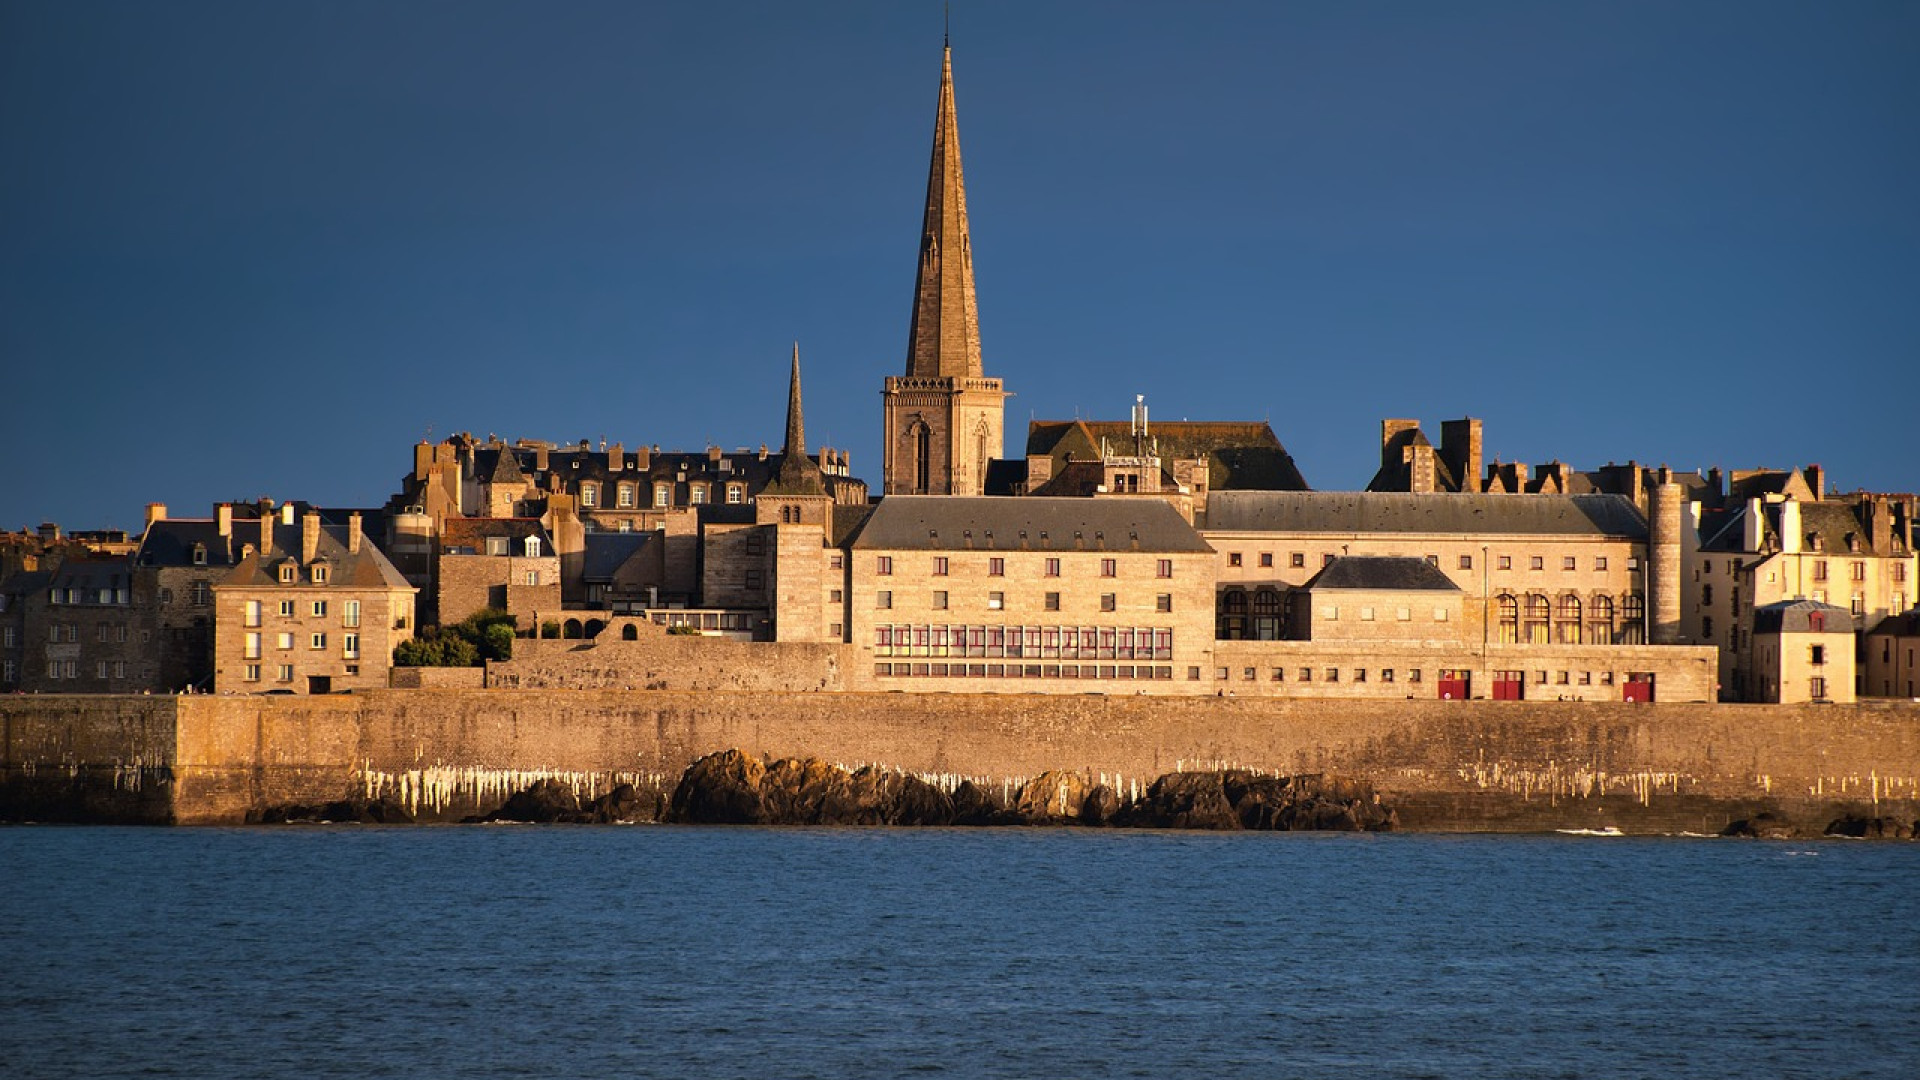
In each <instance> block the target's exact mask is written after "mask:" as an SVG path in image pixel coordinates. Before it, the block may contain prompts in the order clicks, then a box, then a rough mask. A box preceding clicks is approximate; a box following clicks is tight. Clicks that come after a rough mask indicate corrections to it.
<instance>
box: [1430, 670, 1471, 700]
mask: <svg viewBox="0 0 1920 1080" xmlns="http://www.w3.org/2000/svg"><path fill="white" fill-rule="evenodd" d="M1437 681H1438V682H1439V683H1440V700H1441V701H1465V700H1467V698H1468V696H1469V691H1470V690H1471V689H1472V677H1471V676H1470V675H1468V673H1467V672H1464V671H1442V672H1441V673H1440V678H1439V679H1438V680H1437Z"/></svg>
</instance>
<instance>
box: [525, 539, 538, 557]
mask: <svg viewBox="0 0 1920 1080" xmlns="http://www.w3.org/2000/svg"><path fill="white" fill-rule="evenodd" d="M525 547H526V552H527V555H526V557H527V558H529V559H537V558H539V557H540V538H539V537H537V536H529V537H527V539H526V542H525Z"/></svg>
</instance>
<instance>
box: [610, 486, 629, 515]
mask: <svg viewBox="0 0 1920 1080" xmlns="http://www.w3.org/2000/svg"><path fill="white" fill-rule="evenodd" d="M614 500H615V503H616V505H618V506H619V507H620V509H622V510H631V509H632V508H633V485H632V484H621V485H620V486H619V487H618V488H616V489H614Z"/></svg>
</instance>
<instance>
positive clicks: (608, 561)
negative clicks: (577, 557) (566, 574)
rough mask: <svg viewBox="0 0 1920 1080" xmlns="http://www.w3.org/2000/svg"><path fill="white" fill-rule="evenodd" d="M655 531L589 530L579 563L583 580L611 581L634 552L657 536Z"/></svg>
mask: <svg viewBox="0 0 1920 1080" xmlns="http://www.w3.org/2000/svg"><path fill="white" fill-rule="evenodd" d="M659 535H660V534H659V533H656V532H624V533H623V532H590V533H588V534H586V539H587V550H586V553H585V557H584V558H583V559H582V560H581V563H580V574H581V578H582V580H584V581H590V582H591V581H612V580H613V575H614V574H615V573H616V572H617V571H619V569H620V568H621V567H622V566H624V565H626V562H627V560H628V559H631V558H633V556H634V553H635V552H638V551H639V550H640V549H641V548H643V547H646V546H647V544H648V543H649V542H651V541H653V540H654V539H656V538H658V537H659Z"/></svg>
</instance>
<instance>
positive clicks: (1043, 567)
mask: <svg viewBox="0 0 1920 1080" xmlns="http://www.w3.org/2000/svg"><path fill="white" fill-rule="evenodd" d="M986 566H987V576H988V577H1005V576H1006V575H1007V560H1006V559H1005V558H1004V557H1002V556H999V555H991V556H988V557H987V560H986ZM931 567H932V572H933V576H934V577H947V576H948V575H949V574H950V573H952V570H953V557H952V556H950V555H935V556H933V562H932V564H931ZM873 571H874V573H876V574H883V575H884V574H892V573H893V556H891V555H880V556H876V557H875V559H874V565H873ZM1040 573H1041V576H1042V577H1059V576H1060V560H1059V559H1058V558H1054V557H1051V556H1050V557H1048V558H1045V559H1042V560H1041V563H1040ZM1153 574H1154V576H1155V577H1158V578H1171V577H1172V576H1173V560H1172V559H1156V560H1154V567H1153ZM1100 576H1101V577H1105V578H1111V577H1119V576H1120V560H1118V559H1101V560H1100Z"/></svg>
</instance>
